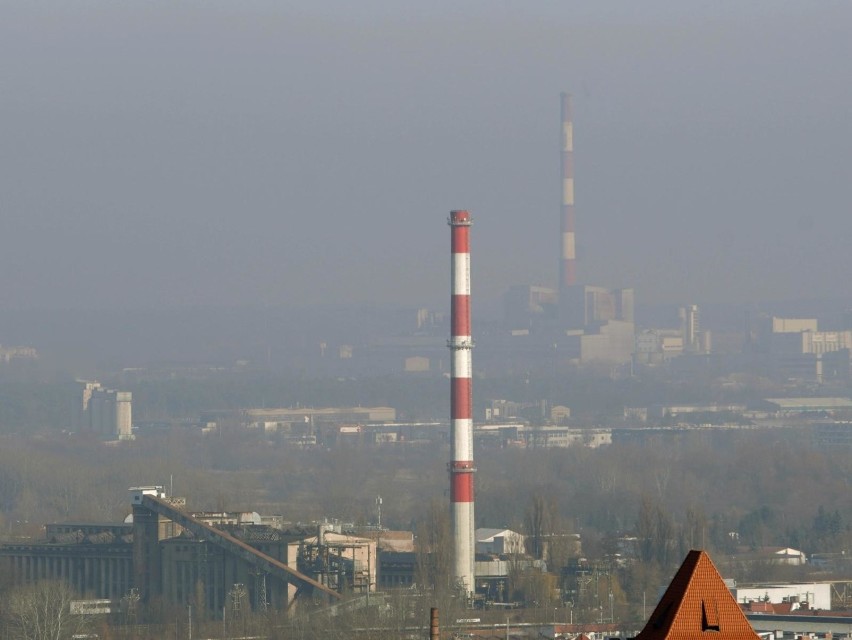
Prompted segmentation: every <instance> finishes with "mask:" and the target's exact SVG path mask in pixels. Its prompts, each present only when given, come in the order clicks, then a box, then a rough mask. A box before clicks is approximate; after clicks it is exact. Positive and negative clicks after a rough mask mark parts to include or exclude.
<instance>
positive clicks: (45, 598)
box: [4, 581, 85, 640]
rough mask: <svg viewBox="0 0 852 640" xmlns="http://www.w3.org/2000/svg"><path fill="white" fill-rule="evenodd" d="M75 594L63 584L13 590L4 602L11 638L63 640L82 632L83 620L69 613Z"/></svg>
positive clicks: (30, 586)
mask: <svg viewBox="0 0 852 640" xmlns="http://www.w3.org/2000/svg"><path fill="white" fill-rule="evenodd" d="M75 595H76V594H75V593H74V591H73V590H72V589H71V587H70V586H69V585H68V584H67V583H65V582H58V581H51V582H37V583H35V584H31V585H27V586H25V587H19V588H17V589H13V590H12V591H10V593H9V597H8V600H7V601H6V607H5V613H6V615H5V616H4V617H6V618H7V620H8V624H9V627H10V629H11V630H12V634H13V637H16V638H21V639H22V640H62V639H63V638H67V637H70V636H71V635H74V634H79V633H81V632H82V631H83V630H84V625H85V620H84V616H78V615H73V614H72V613H71V600H72V599H73V598H74V597H75Z"/></svg>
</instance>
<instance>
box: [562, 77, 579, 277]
mask: <svg viewBox="0 0 852 640" xmlns="http://www.w3.org/2000/svg"><path fill="white" fill-rule="evenodd" d="M561 98H562V101H561V102H562V162H561V164H562V256H561V259H560V265H559V291H560V292H563V291H564V290H565V288H566V287H570V286H571V285H573V284H575V282H576V273H575V271H574V269H575V264H574V263H575V258H576V252H575V249H574V125H573V122H572V120H573V117H572V116H573V110H572V108H571V95H570V94H568V93H563V94H562V96H561Z"/></svg>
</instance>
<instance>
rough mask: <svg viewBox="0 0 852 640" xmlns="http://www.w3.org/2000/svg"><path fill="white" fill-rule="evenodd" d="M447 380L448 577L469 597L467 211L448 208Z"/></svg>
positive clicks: (470, 478) (471, 550)
mask: <svg viewBox="0 0 852 640" xmlns="http://www.w3.org/2000/svg"><path fill="white" fill-rule="evenodd" d="M447 223H448V224H449V225H450V234H451V252H452V256H451V257H452V261H451V263H450V264H451V286H452V298H451V313H450V317H451V318H450V324H451V335H450V340H449V342H448V343H447V346H448V347H449V348H450V353H451V355H452V363H451V371H450V374H451V380H450V422H451V426H450V441H451V451H450V464H449V472H450V512H451V513H450V515H451V520H452V535H453V578H454V579H455V582H456V585H458V586H459V587H460V588H461V589H462V590H463V591H464V592H465V593H466V594H467V595H468V596H472V595H473V592H474V581H473V579H474V548H475V539H474V528H473V522H474V520H473V473H474V472H475V471H476V469H475V467H474V465H473V396H472V390H471V374H472V365H471V349H472V348H473V340H472V339H471V333H470V224H471V218H470V213H468V212H467V211H452V212H450V217H449V219H448V220H447Z"/></svg>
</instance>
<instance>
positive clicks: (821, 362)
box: [749, 316, 852, 383]
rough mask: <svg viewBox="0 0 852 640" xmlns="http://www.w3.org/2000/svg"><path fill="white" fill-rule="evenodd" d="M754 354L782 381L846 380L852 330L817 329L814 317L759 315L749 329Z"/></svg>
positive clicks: (851, 347) (817, 381) (851, 350)
mask: <svg viewBox="0 0 852 640" xmlns="http://www.w3.org/2000/svg"><path fill="white" fill-rule="evenodd" d="M749 338H750V347H751V350H752V352H753V354H755V355H757V356H762V357H764V358H765V365H766V368H767V373H768V374H770V375H771V376H772V377H773V378H775V379H778V380H782V381H788V380H793V381H802V382H816V383H822V382H824V381H826V380H829V379H838V380H849V379H850V371H851V369H850V360H851V359H852V330H849V329H846V330H840V331H820V330H819V327H818V324H817V320H816V319H814V318H779V317H775V316H762V317H760V318H758V319H756V320H755V321H753V322H752V326H751V327H750V331H749Z"/></svg>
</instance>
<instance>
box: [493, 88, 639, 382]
mask: <svg viewBox="0 0 852 640" xmlns="http://www.w3.org/2000/svg"><path fill="white" fill-rule="evenodd" d="M560 112H561V128H560V135H561V155H560V167H561V181H562V203H561V206H560V251H559V277H558V283H559V287H558V291H556V290H553V289H551V288H548V287H543V286H537V285H517V286H514V287H512V288H511V289H509V291H508V292H507V293H506V294H505V296H504V320H505V322H506V325H507V327H508V328H509V330H510V331H511V333H512V336H513V337H515V338H522V339H520V340H513V341H512V342H514V347H515V348H517V349H528V348H529V347H530V345H529V342H530V340H529V339H523V338H527V337H531V338H533V340H532V341H533V342H539V343H542V344H546V345H548V346H549V347H551V350H550V354H551V355H552V357H553V358H555V364H556V366H561V365H565V364H571V363H579V364H588V363H593V362H600V363H605V364H615V365H623V364H627V363H629V362H630V361H631V359H632V357H633V349H634V335H633V334H634V319H633V308H634V292H633V289H629V288H628V289H611V288H606V287H600V286H592V285H588V284H582V283H580V282H579V281H578V277H577V255H576V232H575V212H574V124H573V109H572V102H571V96H570V95H568V94H564V93H563V94H562V96H561V109H560ZM525 332H529V333H525Z"/></svg>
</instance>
